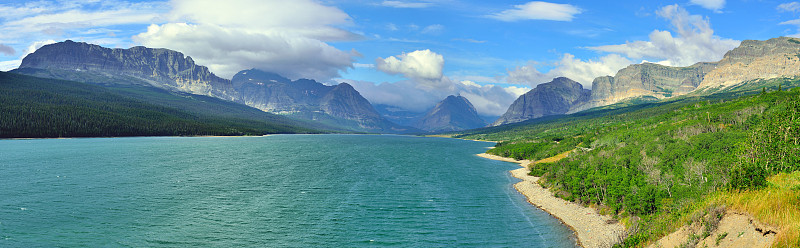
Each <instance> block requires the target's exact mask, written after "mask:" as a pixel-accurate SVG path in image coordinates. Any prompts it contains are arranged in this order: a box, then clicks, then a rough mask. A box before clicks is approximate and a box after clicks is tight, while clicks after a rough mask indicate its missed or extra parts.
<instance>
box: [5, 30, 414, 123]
mask: <svg viewBox="0 0 800 248" xmlns="http://www.w3.org/2000/svg"><path fill="white" fill-rule="evenodd" d="M12 72H14V73H19V74H27V75H32V76H37V77H44V78H54V79H64V80H71V81H78V82H86V83H93V84H100V85H143V86H152V87H156V88H161V89H166V90H169V91H174V92H183V93H191V94H197V95H205V96H211V97H215V98H219V99H223V100H228V101H233V102H236V103H241V104H245V105H247V106H251V107H254V108H257V109H260V110H262V111H265V112H270V113H277V114H282V115H288V116H292V117H297V118H301V119H308V120H314V121H318V122H321V123H324V124H327V125H330V126H335V127H341V128H344V129H349V130H352V131H360V132H381V133H404V132H419V130H418V129H415V128H411V127H404V126H400V125H397V124H394V123H392V122H390V121H388V120H386V119H385V118H383V117H382V116H381V115H380V114H378V112H377V111H376V110H375V108H374V107H373V106H372V105H371V104H370V103H369V101H367V100H366V99H365V98H364V97H362V96H361V94H360V93H358V91H356V90H355V89H353V87H352V86H350V85H348V84H346V83H342V84H338V85H335V86H328V85H323V84H321V83H319V82H316V81H314V80H310V79H299V80H295V81H291V80H289V79H287V78H284V77H281V76H280V75H278V74H274V73H269V72H264V71H259V70H256V69H250V70H244V71H241V72H239V73H237V74H236V75H235V76H234V77H233V79H232V80H227V79H223V78H220V77H217V76H216V75H214V74H213V73H211V72H210V71H209V69H208V68H207V67H205V66H201V65H197V64H195V62H194V60H193V59H192V58H191V57H189V56H184V55H183V54H182V53H180V52H176V51H172V50H168V49H154V48H146V47H142V46H137V47H132V48H129V49H110V48H105V47H101V46H98V45H93V44H88V43H83V42H73V41H70V40H67V41H64V42H59V43H55V44H50V45H46V46H43V47H41V48H39V49H38V50H36V52H34V53H31V54H29V55H28V56H26V57H25V58H24V59H23V60H22V64H21V65H20V67H19V68H18V69H16V70H13V71H12Z"/></svg>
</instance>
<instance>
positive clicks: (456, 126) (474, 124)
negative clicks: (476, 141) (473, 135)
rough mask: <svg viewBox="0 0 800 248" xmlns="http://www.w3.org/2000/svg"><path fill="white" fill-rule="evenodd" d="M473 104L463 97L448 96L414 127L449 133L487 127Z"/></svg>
mask: <svg viewBox="0 0 800 248" xmlns="http://www.w3.org/2000/svg"><path fill="white" fill-rule="evenodd" d="M485 125H486V123H485V122H484V121H483V119H481V118H480V116H478V112H477V111H475V107H474V106H472V103H470V102H469V100H467V98H466V97H463V96H452V95H451V96H448V97H447V98H445V99H444V100H442V101H441V102H439V103H438V104H436V106H435V107H433V109H431V110H430V111H428V113H426V114H425V116H423V117H422V118H421V119H419V120H418V121H417V122H416V123H415V124H414V127H416V128H419V129H422V130H425V131H429V132H448V131H460V130H465V129H473V128H479V127H483V126H485Z"/></svg>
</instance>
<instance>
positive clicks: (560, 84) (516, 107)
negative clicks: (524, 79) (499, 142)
mask: <svg viewBox="0 0 800 248" xmlns="http://www.w3.org/2000/svg"><path fill="white" fill-rule="evenodd" d="M590 92H591V91H590V90H587V89H584V88H583V85H581V84H580V83H578V82H575V81H573V80H571V79H569V78H565V77H559V78H555V79H553V81H551V82H548V83H543V84H540V85H537V86H536V88H534V89H532V90H530V91H528V93H525V94H523V95H522V96H520V97H519V98H517V100H515V101H514V103H512V104H511V106H509V107H508V111H506V113H505V114H503V116H500V118H499V119H497V121H495V122H494V123H492V126H499V125H503V124H508V123H515V122H521V121H525V120H530V119H533V118H539V117H542V116H547V115H561V114H566V113H568V112H571V111H573V110H574V108H575V107H576V106H582V105H584V104H586V103H587V102H588V101H589V97H590Z"/></svg>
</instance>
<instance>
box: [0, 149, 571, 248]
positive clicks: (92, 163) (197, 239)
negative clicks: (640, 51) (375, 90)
mask: <svg viewBox="0 0 800 248" xmlns="http://www.w3.org/2000/svg"><path fill="white" fill-rule="evenodd" d="M489 145H491V143H484V142H473V141H463V140H455V139H444V138H421V137H409V136H386V135H275V136H267V137H230V138H217V137H207V138H206V137H201V138H178V137H146V138H98V139H63V140H61V139H50V140H0V247H75V246H89V247H187V246H204V247H241V246H249V247H385V246H397V247H441V246H445V247H574V246H575V245H574V238H573V237H572V234H571V232H570V231H569V229H567V228H566V227H564V226H563V225H561V224H560V223H559V222H558V221H557V220H556V219H554V218H553V217H551V216H549V215H548V214H547V213H545V212H542V211H541V210H538V209H536V208H534V207H532V206H531V205H530V204H528V203H527V202H526V201H525V199H524V197H523V196H522V195H520V194H519V193H517V192H516V191H515V190H514V189H513V188H512V186H511V185H512V184H513V183H514V182H516V181H517V179H515V178H513V177H511V176H510V175H509V173H508V170H511V169H514V168H517V165H515V164H511V163H505V162H498V161H492V160H486V159H482V158H479V157H476V156H474V154H476V153H481V152H483V151H485V150H486V147H487V146H489Z"/></svg>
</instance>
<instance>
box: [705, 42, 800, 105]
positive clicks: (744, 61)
mask: <svg viewBox="0 0 800 248" xmlns="http://www.w3.org/2000/svg"><path fill="white" fill-rule="evenodd" d="M797 75H800V39H796V38H789V37H779V38H773V39H769V40H765V41H756V40H745V41H742V44H741V45H739V47H737V48H734V49H733V50H731V51H729V52H727V53H726V54H725V56H724V57H723V58H722V60H720V61H719V63H718V65H717V68H716V69H715V70H713V71H711V72H709V73H708V74H707V75H706V76H705V78H704V79H703V81H702V83H700V85H699V86H698V91H702V92H706V93H711V92H714V91H717V90H724V89H725V88H728V87H731V86H736V85H740V84H742V83H745V82H747V81H751V80H754V79H770V78H776V77H791V76H797Z"/></svg>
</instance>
